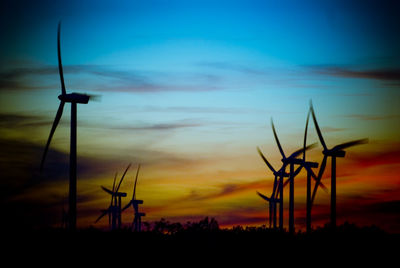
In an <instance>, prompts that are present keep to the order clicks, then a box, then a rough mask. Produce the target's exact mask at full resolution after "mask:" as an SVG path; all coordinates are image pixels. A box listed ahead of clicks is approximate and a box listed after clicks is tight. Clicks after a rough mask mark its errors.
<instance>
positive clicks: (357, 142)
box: [332, 139, 368, 151]
mask: <svg viewBox="0 0 400 268" xmlns="http://www.w3.org/2000/svg"><path fill="white" fill-rule="evenodd" d="M366 143H368V139H361V140H355V141H349V142H345V143H342V144H339V145H336V146H335V147H333V148H332V150H335V151H340V150H343V149H346V148H349V147H352V146H355V145H360V144H366Z"/></svg>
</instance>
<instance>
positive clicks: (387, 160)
mask: <svg viewBox="0 0 400 268" xmlns="http://www.w3.org/2000/svg"><path fill="white" fill-rule="evenodd" d="M382 149H385V150H382V151H379V152H364V153H356V152H353V153H352V157H351V159H352V161H353V162H354V164H353V165H355V166H358V167H359V168H369V167H375V166H380V165H391V164H400V145H399V144H393V145H392V147H391V148H382Z"/></svg>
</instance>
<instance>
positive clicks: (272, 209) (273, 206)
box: [257, 183, 277, 229]
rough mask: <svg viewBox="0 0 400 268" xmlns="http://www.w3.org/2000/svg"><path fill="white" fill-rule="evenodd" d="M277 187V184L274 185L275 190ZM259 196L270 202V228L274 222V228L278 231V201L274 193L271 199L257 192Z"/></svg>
mask: <svg viewBox="0 0 400 268" xmlns="http://www.w3.org/2000/svg"><path fill="white" fill-rule="evenodd" d="M275 187H276V183H274V188H275ZM257 194H258V195H259V196H260V197H261V198H262V199H264V200H265V201H267V202H268V207H269V228H271V221H272V220H273V224H274V225H273V227H274V229H276V201H277V200H275V198H274V197H273V196H274V193H272V195H271V197H267V196H265V195H263V194H261V193H260V192H257Z"/></svg>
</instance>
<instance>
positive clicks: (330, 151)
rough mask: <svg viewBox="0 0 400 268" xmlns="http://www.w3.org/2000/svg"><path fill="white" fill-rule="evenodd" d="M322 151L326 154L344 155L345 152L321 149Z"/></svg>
mask: <svg viewBox="0 0 400 268" xmlns="http://www.w3.org/2000/svg"><path fill="white" fill-rule="evenodd" d="M322 153H323V154H324V155H326V156H333V157H344V156H345V155H346V152H345V151H343V150H339V151H338V150H323V151H322Z"/></svg>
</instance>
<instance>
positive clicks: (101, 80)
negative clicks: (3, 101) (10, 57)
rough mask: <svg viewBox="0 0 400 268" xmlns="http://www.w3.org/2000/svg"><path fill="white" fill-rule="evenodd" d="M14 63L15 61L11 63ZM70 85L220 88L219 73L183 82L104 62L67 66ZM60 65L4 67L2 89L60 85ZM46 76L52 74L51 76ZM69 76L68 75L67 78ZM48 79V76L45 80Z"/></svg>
mask: <svg viewBox="0 0 400 268" xmlns="http://www.w3.org/2000/svg"><path fill="white" fill-rule="evenodd" d="M11 66H12V64H11ZM63 70H64V78H65V79H66V81H65V83H66V85H67V90H68V88H84V89H85V90H93V91H100V92H101V91H107V92H131V93H151V92H165V91H200V92H201V91H210V90H219V89H221V88H220V87H218V86H216V85H215V81H217V80H218V79H219V77H218V76H215V75H210V74H202V73H196V74H193V75H191V77H190V79H186V80H184V81H183V82H175V83H174V84H171V82H170V81H179V79H178V78H180V77H181V76H182V74H178V75H179V76H178V77H177V74H172V73H160V72H149V71H147V72H145V71H135V70H129V71H126V70H121V69H117V68H115V67H113V66H103V65H89V64H88V65H66V66H63ZM58 75H59V74H58V67H57V66H53V65H44V64H41V63H29V64H26V66H24V67H14V68H12V69H2V70H0V90H34V89H49V88H54V87H56V86H58V85H59V83H60V82H59V77H58ZM46 76H52V77H51V78H50V79H48V77H46ZM66 76H68V77H66ZM45 78H47V79H45Z"/></svg>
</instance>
